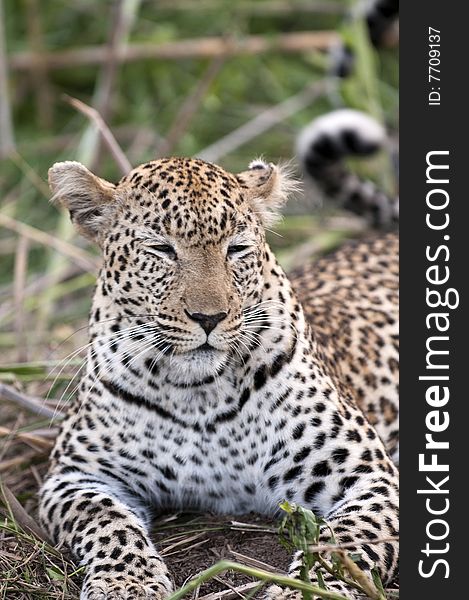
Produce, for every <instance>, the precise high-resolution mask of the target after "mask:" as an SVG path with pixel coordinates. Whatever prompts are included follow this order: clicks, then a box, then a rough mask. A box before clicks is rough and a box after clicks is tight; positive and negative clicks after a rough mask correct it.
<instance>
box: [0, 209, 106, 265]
mask: <svg viewBox="0 0 469 600" xmlns="http://www.w3.org/2000/svg"><path fill="white" fill-rule="evenodd" d="M0 225H1V226H2V227H5V228H6V229H10V230H11V231H15V232H16V233H18V234H20V235H22V236H24V237H25V238H28V239H31V240H34V241H36V242H39V243H40V244H43V245H44V246H49V248H53V249H54V250H56V251H57V252H59V253H61V254H64V255H65V256H68V258H70V259H71V260H72V261H73V262H74V263H75V264H77V265H78V266H80V267H81V268H82V269H84V270H85V271H89V272H91V273H95V272H96V271H97V270H98V268H99V260H98V259H97V258H95V257H94V256H93V255H92V254H89V253H88V252H86V251H85V250H82V249H81V248H77V247H76V246H74V245H73V244H69V243H68V242H65V241H64V240H61V239H59V238H56V237H54V236H53V235H50V233H46V232H45V231H41V230H40V229H36V227H31V225H27V224H26V223H21V222H20V221H17V220H16V219H13V218H12V217H9V216H7V215H5V214H2V213H0Z"/></svg>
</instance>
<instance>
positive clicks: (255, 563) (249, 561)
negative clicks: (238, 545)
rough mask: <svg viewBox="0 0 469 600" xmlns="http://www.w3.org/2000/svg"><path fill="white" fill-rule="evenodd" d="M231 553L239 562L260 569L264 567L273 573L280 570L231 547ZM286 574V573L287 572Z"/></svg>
mask: <svg viewBox="0 0 469 600" xmlns="http://www.w3.org/2000/svg"><path fill="white" fill-rule="evenodd" d="M229 553H230V554H231V555H232V556H234V557H235V558H236V560H238V561H239V562H241V563H243V564H245V565H248V566H251V567H256V568H258V569H264V571H272V573H275V572H277V573H278V572H279V570H278V569H277V568H276V567H273V566H272V565H269V564H268V563H265V562H262V561H261V560H257V559H255V558H252V557H251V556H246V555H245V554H241V552H236V551H235V550H232V549H231V548H229ZM285 575H286V573H285Z"/></svg>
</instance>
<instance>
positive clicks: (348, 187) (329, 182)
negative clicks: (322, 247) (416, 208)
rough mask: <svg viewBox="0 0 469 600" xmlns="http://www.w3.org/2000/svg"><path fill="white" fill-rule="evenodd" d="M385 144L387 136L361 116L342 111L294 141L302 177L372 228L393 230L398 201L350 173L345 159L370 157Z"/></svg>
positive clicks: (321, 119) (329, 115)
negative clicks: (310, 179) (363, 217)
mask: <svg viewBox="0 0 469 600" xmlns="http://www.w3.org/2000/svg"><path fill="white" fill-rule="evenodd" d="M385 142H386V132H385V130H384V128H383V127H382V126H381V125H380V124H379V123H378V122H377V121H375V119H373V118H371V117H370V116H368V115H366V114H365V113H363V112H360V111H358V110H352V109H341V110H335V111H332V112H330V113H327V114H326V115H324V116H321V117H319V118H317V119H315V120H314V121H313V122H312V123H311V124H310V125H308V126H306V127H305V128H304V129H303V130H302V131H301V132H300V134H299V136H298V139H297V155H298V158H299V160H300V163H301V166H302V168H303V170H304V171H305V173H307V174H308V175H309V176H310V177H312V178H313V179H314V180H315V181H316V182H317V183H318V184H319V185H320V187H321V188H322V189H323V191H324V193H325V194H326V195H327V196H329V197H332V198H334V199H336V200H338V201H340V202H341V204H342V205H343V207H344V208H346V209H347V210H350V211H351V212H354V213H356V214H358V215H363V216H365V217H368V218H369V219H370V221H371V224H372V226H373V227H376V228H392V227H395V226H396V225H397V223H398V220H399V199H398V198H390V197H389V196H387V195H386V194H385V193H384V192H382V191H381V190H379V189H378V188H377V186H376V185H375V184H374V183H372V182H371V181H364V180H362V179H360V178H359V177H358V176H357V175H354V174H353V173H351V172H350V171H349V170H348V169H347V167H346V165H345V163H344V159H345V157H347V156H369V155H371V154H374V153H375V152H377V151H378V150H379V149H380V148H382V147H383V145H384V144H385Z"/></svg>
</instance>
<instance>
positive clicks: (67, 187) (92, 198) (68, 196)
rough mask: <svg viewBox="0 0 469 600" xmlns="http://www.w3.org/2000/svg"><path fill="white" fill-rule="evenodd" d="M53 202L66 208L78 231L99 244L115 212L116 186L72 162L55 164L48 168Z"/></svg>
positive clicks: (79, 164)
mask: <svg viewBox="0 0 469 600" xmlns="http://www.w3.org/2000/svg"><path fill="white" fill-rule="evenodd" d="M49 187H50V189H51V191H52V194H53V196H52V202H57V203H59V204H61V205H62V206H64V207H65V208H67V209H68V211H69V212H70V218H71V219H72V222H73V224H74V225H75V227H76V228H77V230H78V231H79V232H80V233H81V234H83V235H84V236H85V237H87V238H89V239H91V240H93V241H96V242H98V243H99V241H100V238H101V236H102V234H103V232H104V231H105V230H106V226H107V225H108V224H109V223H110V220H111V218H112V215H113V213H114V209H115V202H114V200H115V195H114V192H115V185H114V184H112V183H109V182H108V181H106V180H105V179H101V178H100V177H97V176H96V175H94V174H93V173H91V171H89V170H88V169H87V168H86V167H85V166H83V165H82V164H81V163H79V162H75V161H65V162H59V163H55V164H54V165H53V166H52V167H51V168H50V169H49Z"/></svg>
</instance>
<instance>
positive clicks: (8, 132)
mask: <svg viewBox="0 0 469 600" xmlns="http://www.w3.org/2000/svg"><path fill="white" fill-rule="evenodd" d="M3 12H4V11H3V0H0V90H2V92H1V94H0V159H2V158H6V157H7V156H9V155H10V154H11V153H12V152H14V150H15V140H14V135H13V123H12V120H11V106H10V100H9V94H8V65H7V55H6V41H5V28H4V27H5V26H4V23H5V19H4V14H3Z"/></svg>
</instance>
